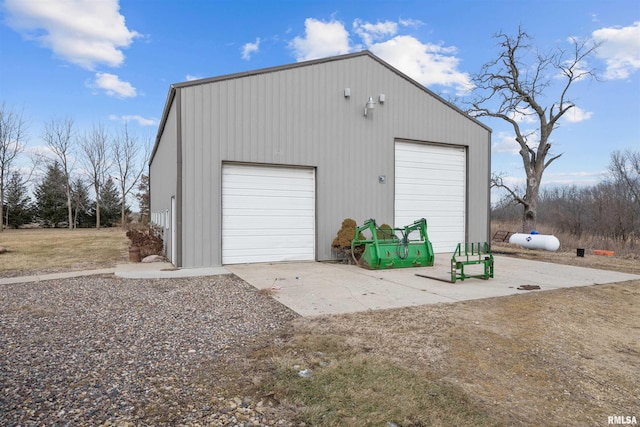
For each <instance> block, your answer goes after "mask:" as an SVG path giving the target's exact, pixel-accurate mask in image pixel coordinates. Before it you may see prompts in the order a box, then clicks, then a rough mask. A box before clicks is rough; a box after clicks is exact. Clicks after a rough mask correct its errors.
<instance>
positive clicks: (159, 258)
mask: <svg viewBox="0 0 640 427" xmlns="http://www.w3.org/2000/svg"><path fill="white" fill-rule="evenodd" d="M166 260H167V259H166V258H165V257H163V256H162V255H149V256H147V257H144V258H142V262H147V263H148V262H165V261H166Z"/></svg>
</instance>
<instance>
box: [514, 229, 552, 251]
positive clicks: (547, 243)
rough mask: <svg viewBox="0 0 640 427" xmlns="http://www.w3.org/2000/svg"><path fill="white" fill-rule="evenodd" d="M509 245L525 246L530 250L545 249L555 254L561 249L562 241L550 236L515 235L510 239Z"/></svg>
mask: <svg viewBox="0 0 640 427" xmlns="http://www.w3.org/2000/svg"><path fill="white" fill-rule="evenodd" d="M509 243H513V244H516V245H520V246H524V247H525V248H528V249H543V250H545V251H552V252H555V251H557V250H558V248H559V247H560V240H558V238H557V237H556V236H552V235H550V234H524V233H515V234H512V235H511V237H509Z"/></svg>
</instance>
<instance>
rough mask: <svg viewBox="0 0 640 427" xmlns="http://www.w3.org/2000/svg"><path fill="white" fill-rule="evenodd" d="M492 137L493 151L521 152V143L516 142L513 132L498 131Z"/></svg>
mask: <svg viewBox="0 0 640 427" xmlns="http://www.w3.org/2000/svg"><path fill="white" fill-rule="evenodd" d="M491 139H492V141H491V152H492V153H507V154H518V153H519V152H520V145H519V144H518V143H517V142H516V139H515V137H514V136H513V134H511V133H509V132H498V134H497V135H496V136H495V137H493V138H491Z"/></svg>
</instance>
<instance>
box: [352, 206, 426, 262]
mask: <svg viewBox="0 0 640 427" xmlns="http://www.w3.org/2000/svg"><path fill="white" fill-rule="evenodd" d="M367 230H368V231H369V233H370V234H371V238H369V239H367V238H364V237H363V235H362V234H361V233H362V232H366V231H367ZM413 236H415V237H414V238H413V239H412V237H413ZM361 246H364V252H363V253H362V256H361V257H360V259H358V260H356V261H357V263H358V264H359V265H360V266H362V267H364V268H369V269H372V270H380V269H387V268H405V267H432V266H433V263H434V254H433V247H432V246H431V242H430V241H429V238H428V236H427V221H426V220H425V219H424V218H422V219H420V220H417V221H415V222H414V223H413V224H411V225H408V226H406V227H403V228H388V229H386V228H382V229H380V228H378V227H377V226H376V222H375V220H373V219H369V220H367V221H365V223H364V225H362V227H358V228H356V236H355V238H354V239H353V240H352V242H351V252H352V253H356V248H359V249H360V250H361V248H360V247H361Z"/></svg>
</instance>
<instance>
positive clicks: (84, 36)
mask: <svg viewBox="0 0 640 427" xmlns="http://www.w3.org/2000/svg"><path fill="white" fill-rule="evenodd" d="M4 6H5V11H6V12H7V23H8V24H9V26H11V27H12V28H13V29H15V30H16V31H18V32H20V33H21V34H22V35H23V36H24V37H26V38H28V39H33V40H37V41H38V42H40V43H41V44H42V45H43V46H45V47H47V48H49V49H51V50H52V51H53V52H54V53H55V54H56V55H57V56H59V57H61V58H63V59H65V60H66V61H69V62H71V63H73V64H77V65H79V66H81V67H83V68H86V69H89V70H93V69H94V68H95V66H96V65H98V64H104V65H107V66H110V67H117V66H119V65H121V64H122V63H123V61H124V54H123V53H122V49H123V48H126V47H128V46H129V45H130V44H131V43H132V42H133V39H134V38H136V37H138V36H139V34H138V33H137V32H135V31H131V30H129V29H128V28H127V26H126V24H125V19H124V16H122V15H121V14H120V6H119V4H118V0H100V1H95V0H58V1H25V0H6V1H5V4H4Z"/></svg>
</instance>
